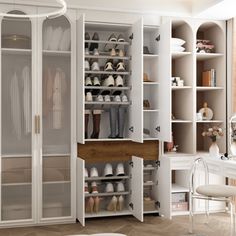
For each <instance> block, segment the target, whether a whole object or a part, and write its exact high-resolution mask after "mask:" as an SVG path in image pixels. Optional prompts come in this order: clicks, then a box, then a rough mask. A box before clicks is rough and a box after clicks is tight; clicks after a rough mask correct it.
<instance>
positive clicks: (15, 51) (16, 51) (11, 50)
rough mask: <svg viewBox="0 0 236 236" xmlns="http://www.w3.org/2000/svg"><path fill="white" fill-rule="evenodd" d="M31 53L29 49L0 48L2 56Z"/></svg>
mask: <svg viewBox="0 0 236 236" xmlns="http://www.w3.org/2000/svg"><path fill="white" fill-rule="evenodd" d="M31 53H32V50H31V49H20V48H19V49H18V48H2V54H3V55H30V54H31Z"/></svg>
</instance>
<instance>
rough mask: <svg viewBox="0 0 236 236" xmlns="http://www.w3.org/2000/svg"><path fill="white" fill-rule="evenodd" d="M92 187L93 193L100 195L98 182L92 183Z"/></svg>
mask: <svg viewBox="0 0 236 236" xmlns="http://www.w3.org/2000/svg"><path fill="white" fill-rule="evenodd" d="M91 187H92V193H98V188H97V183H96V182H92V183H91Z"/></svg>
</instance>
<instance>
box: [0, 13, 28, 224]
mask: <svg viewBox="0 0 236 236" xmlns="http://www.w3.org/2000/svg"><path fill="white" fill-rule="evenodd" d="M14 13H16V14H23V13H22V12H19V11H15V12H14ZM31 28H32V23H31V21H30V20H29V19H25V20H24V21H22V20H20V19H17V18H14V19H13V18H11V19H9V18H3V20H2V22H1V36H2V43H1V53H2V57H1V67H2V70H1V71H2V72H1V129H0V130H1V166H2V167H1V220H2V221H9V220H21V219H31V218H32V148H31V146H32V72H31V71H32V68H31V58H32V50H31V41H32V39H31Z"/></svg>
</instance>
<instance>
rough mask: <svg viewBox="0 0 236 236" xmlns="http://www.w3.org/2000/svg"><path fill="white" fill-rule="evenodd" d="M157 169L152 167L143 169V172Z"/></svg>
mask: <svg viewBox="0 0 236 236" xmlns="http://www.w3.org/2000/svg"><path fill="white" fill-rule="evenodd" d="M156 169H157V167H155V166H152V167H143V170H144V171H153V170H156Z"/></svg>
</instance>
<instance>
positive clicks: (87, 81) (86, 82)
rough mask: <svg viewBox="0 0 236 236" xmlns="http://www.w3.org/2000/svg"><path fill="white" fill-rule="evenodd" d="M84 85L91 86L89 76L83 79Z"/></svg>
mask: <svg viewBox="0 0 236 236" xmlns="http://www.w3.org/2000/svg"><path fill="white" fill-rule="evenodd" d="M85 86H92V80H91V78H90V77H89V76H88V77H86V79H85Z"/></svg>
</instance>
